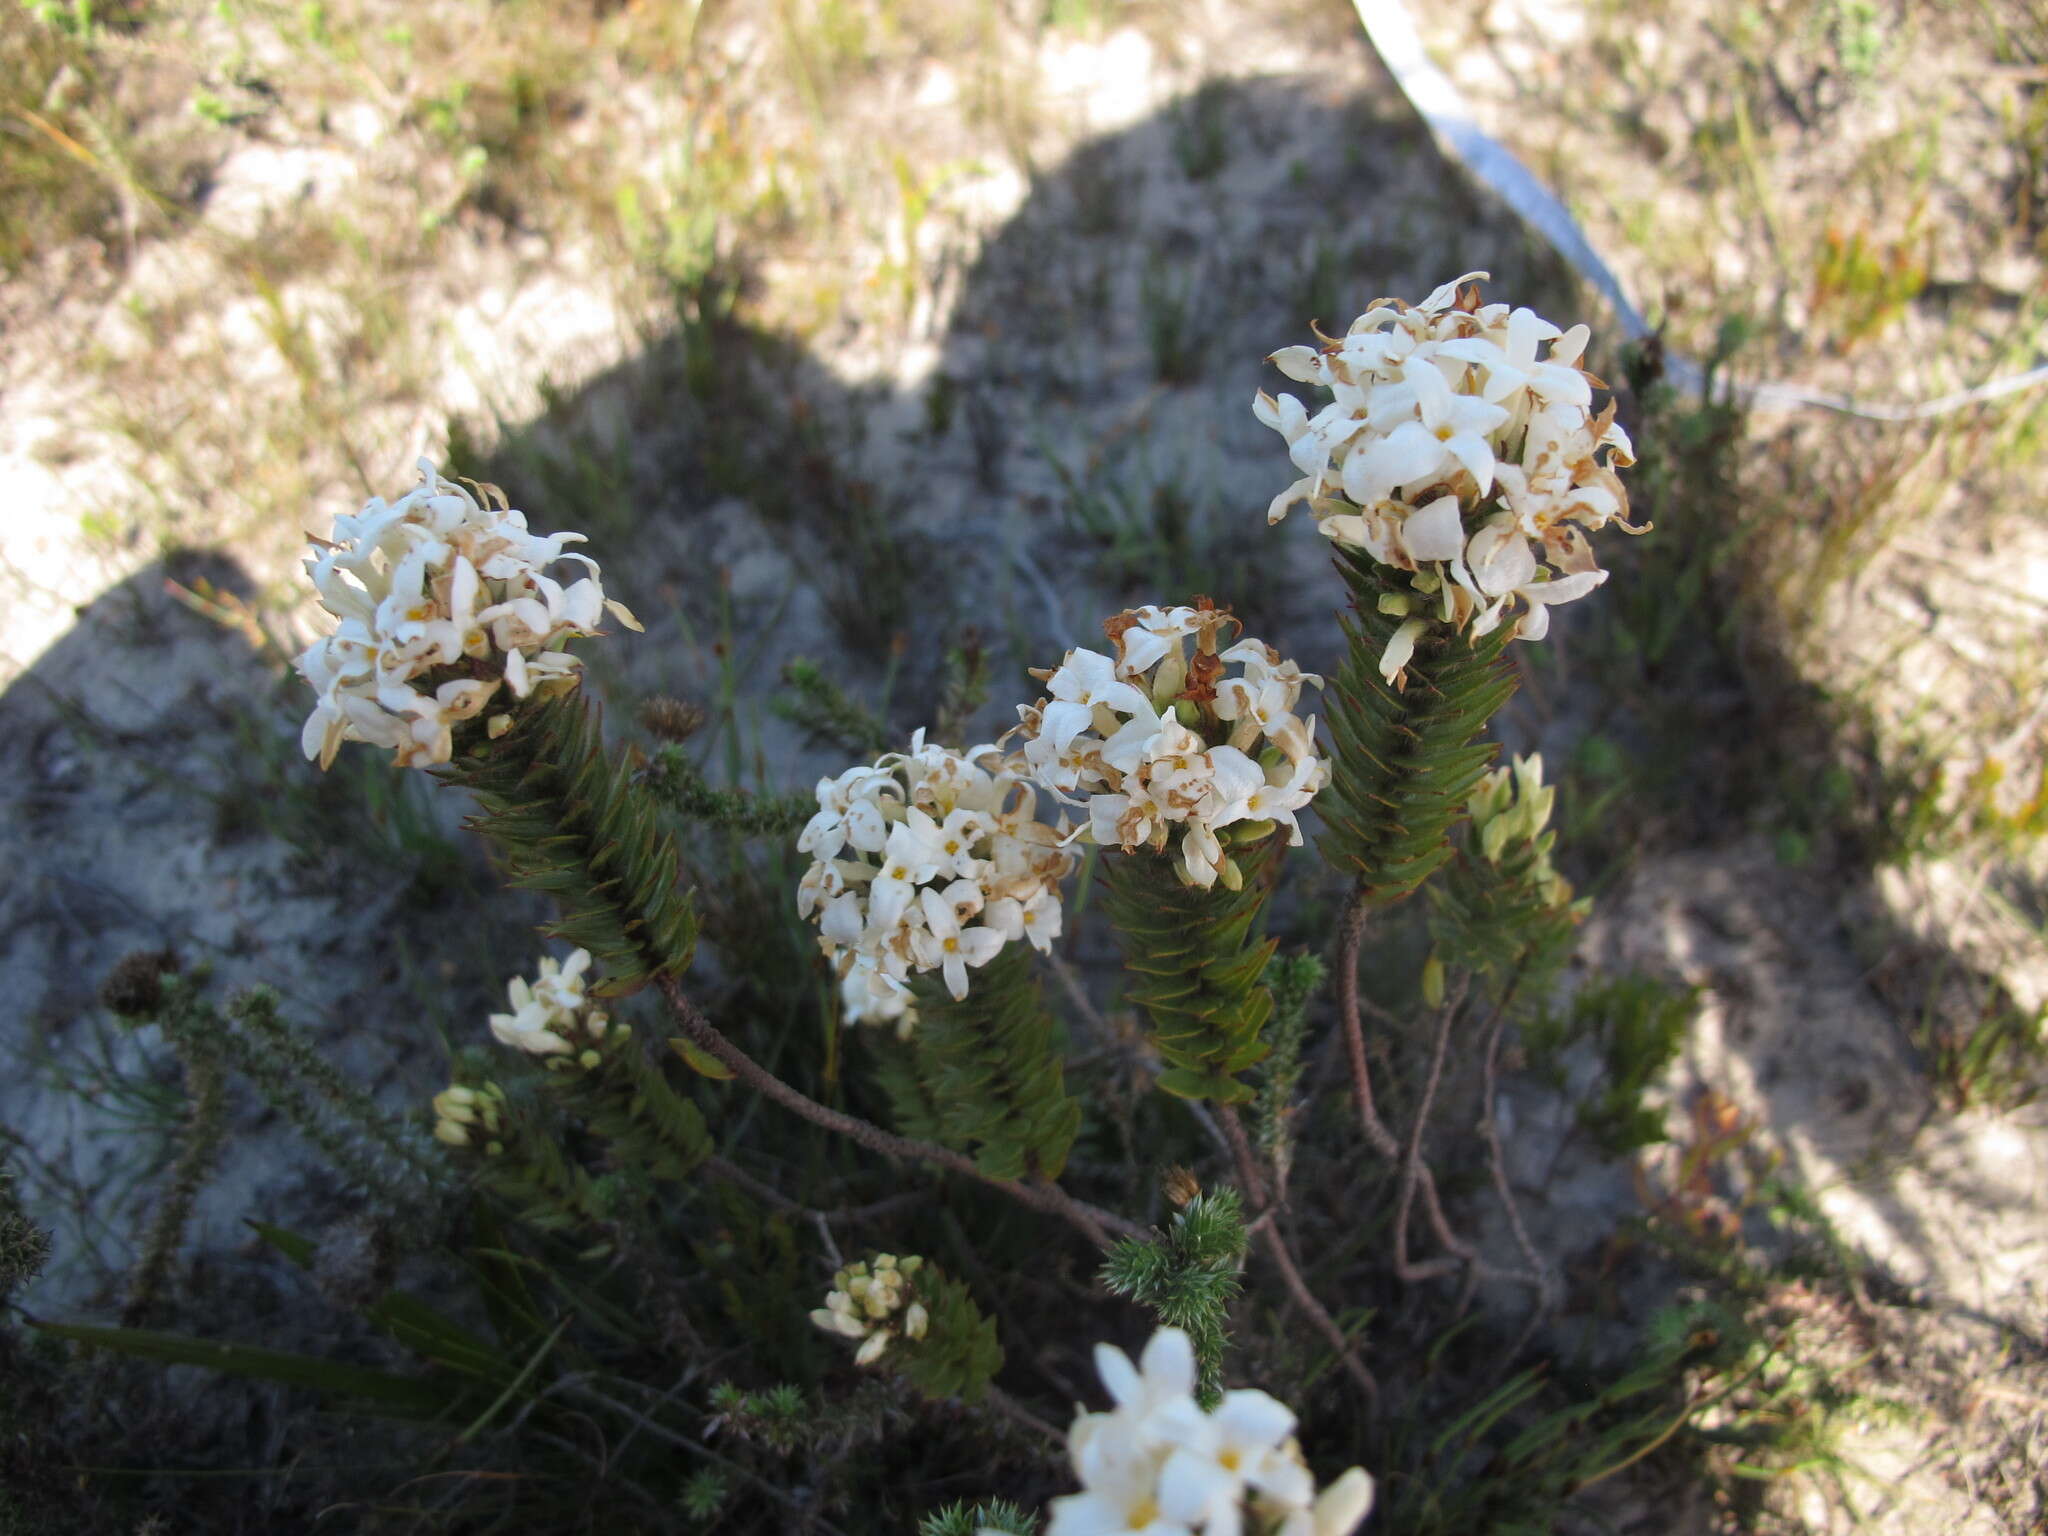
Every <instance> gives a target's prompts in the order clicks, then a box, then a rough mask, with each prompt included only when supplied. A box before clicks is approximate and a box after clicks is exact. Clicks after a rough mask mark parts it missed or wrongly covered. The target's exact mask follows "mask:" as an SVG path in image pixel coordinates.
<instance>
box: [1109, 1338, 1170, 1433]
mask: <svg viewBox="0 0 2048 1536" xmlns="http://www.w3.org/2000/svg"><path fill="white" fill-rule="evenodd" d="M1095 1374H1096V1375H1098V1376H1100V1377H1101V1378H1102V1384H1103V1386H1104V1387H1106V1388H1108V1389H1109V1395H1110V1396H1111V1397H1113V1398H1115V1399H1116V1405H1117V1407H1118V1408H1120V1409H1123V1410H1126V1411H1128V1412H1130V1413H1132V1414H1135V1415H1136V1416H1137V1417H1138V1418H1139V1419H1141V1420H1143V1419H1146V1418H1149V1417H1150V1416H1151V1415H1152V1414H1153V1413H1155V1412H1156V1411H1158V1410H1159V1409H1160V1408H1162V1407H1164V1406H1165V1405H1166V1404H1168V1403H1172V1402H1176V1401H1178V1400H1179V1399H1181V1398H1184V1397H1192V1396H1193V1394H1194V1390H1195V1345H1194V1341H1193V1340H1192V1339H1190V1338H1189V1337H1188V1336H1187V1334H1186V1333H1184V1332H1182V1331H1181V1330H1180V1329H1178V1328H1161V1329H1159V1330H1158V1331H1157V1332H1155V1333H1154V1334H1153V1335H1152V1337H1151V1338H1150V1339H1148V1340H1147V1341H1146V1343H1145V1348H1144V1351H1143V1352H1142V1353H1141V1354H1140V1355H1139V1356H1138V1363H1137V1364H1136V1365H1133V1364H1131V1357H1130V1356H1129V1355H1127V1354H1125V1353H1124V1352H1123V1351H1122V1350H1120V1349H1118V1348H1117V1347H1116V1346H1115V1345H1114V1344H1098V1345H1096V1346H1095Z"/></svg>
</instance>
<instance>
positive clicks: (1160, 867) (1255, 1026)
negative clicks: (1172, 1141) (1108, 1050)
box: [1102, 828, 1286, 1104]
mask: <svg viewBox="0 0 2048 1536" xmlns="http://www.w3.org/2000/svg"><path fill="white" fill-rule="evenodd" d="M1230 830H1236V829H1234V828H1233V829H1230ZM1227 835H1228V834H1227V833H1226V838H1227ZM1285 851H1286V839H1285V838H1283V837H1281V836H1280V834H1279V833H1278V832H1269V833H1267V834H1266V835H1265V836H1263V837H1261V838H1259V839H1258V840H1257V841H1255V842H1252V843H1249V844H1238V845H1236V846H1235V847H1234V848H1233V849H1231V855H1232V857H1233V858H1235V860H1236V861H1237V865H1238V868H1239V870H1240V871H1241V872H1242V875H1243V883H1242V886H1241V887H1240V889H1238V890H1235V891H1233V890H1229V889H1227V888H1226V887H1225V886H1224V884H1223V882H1222V881H1221V880H1218V881H1217V883H1216V885H1215V886H1214V887H1213V888H1212V889H1210V890H1206V891H1204V890H1200V889H1197V888H1195V887H1193V886H1189V885H1184V884H1183V883H1182V882H1181V879H1180V876H1179V875H1178V874H1176V873H1175V867H1176V865H1175V861H1174V860H1173V859H1172V858H1171V857H1169V856H1168V855H1166V854H1161V853H1153V852H1151V851H1149V850H1140V851H1139V852H1137V853H1124V854H1114V855H1112V856H1111V857H1109V858H1106V859H1104V860H1103V864H1102V869H1103V883H1104V895H1103V909H1104V910H1105V911H1106V912H1107V913H1108V914H1109V920H1110V922H1111V923H1112V924H1114V925H1115V928H1116V935H1117V942H1118V944H1119V945H1120V946H1121V948H1122V950H1123V956H1124V967H1125V970H1126V971H1127V972H1128V973H1129V977H1130V990H1129V992H1128V994H1127V995H1128V997H1129V999H1130V1001H1132V1002H1133V1003H1136V1004H1137V1005H1138V1006H1139V1007H1141V1008H1143V1009H1144V1010H1145V1013H1146V1016H1147V1017H1148V1018H1149V1019H1150V1020H1151V1022H1152V1040H1153V1043H1154V1044H1155V1045H1156V1046H1157V1047H1158V1048H1159V1054H1160V1055H1161V1056H1163V1057H1165V1058H1166V1063H1167V1070H1166V1071H1165V1072H1164V1073H1162V1074H1161V1075H1160V1078H1159V1086H1160V1087H1162V1088H1164V1089H1165V1090H1166V1091H1167V1092H1169V1093H1177V1094H1179V1095H1180V1096H1181V1097H1182V1098H1187V1099H1215V1100H1217V1101H1218V1102H1220V1103H1225V1104H1235V1103H1239V1102H1241V1101H1243V1100H1245V1099H1249V1098H1250V1097H1251V1096H1252V1089H1251V1086H1250V1085H1249V1084H1248V1083H1244V1082H1241V1081H1239V1080H1238V1079H1237V1077H1236V1075H1235V1074H1237V1073H1239V1072H1241V1071H1243V1070H1244V1069H1245V1068H1246V1067H1249V1066H1251V1065H1252V1064H1253V1063H1255V1062H1257V1061H1260V1060H1262V1059H1263V1058H1264V1057H1265V1055H1266V1053H1267V1050H1268V1049H1269V1046H1268V1043H1267V1042H1266V1040H1265V1039H1264V1038H1263V1037H1262V1036H1261V1034H1260V1031H1261V1030H1262V1028H1263V1027H1264V1025H1265V1023H1266V1019H1267V1017H1268V1015H1270V1014H1271V1012H1272V1010H1273V998H1272V995H1271V994H1270V993H1269V992H1267V990H1266V988H1265V987H1264V985H1262V983H1261V977H1262V976H1263V974H1264V972H1265V969H1266V962H1267V961H1268V960H1269V959H1270V958H1271V957H1272V954H1273V947H1274V944H1275V943H1276V942H1277V941H1275V940H1272V939H1264V940H1261V939H1260V938H1259V937H1258V930H1259V922H1260V918H1261V916H1262V915H1263V913H1264V910H1265V905H1266V896H1267V894H1268V892H1269V891H1270V890H1271V888H1272V884H1273V881H1274V880H1275V878H1277V876H1278V873H1279V865H1280V859H1281V856H1282V855H1283V854H1284V853H1285Z"/></svg>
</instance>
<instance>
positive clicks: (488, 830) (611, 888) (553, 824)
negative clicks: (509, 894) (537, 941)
mask: <svg viewBox="0 0 2048 1536" xmlns="http://www.w3.org/2000/svg"><path fill="white" fill-rule="evenodd" d="M472 725H473V727H474V728H473V729H472V731H471V732H470V733H469V735H468V739H466V740H464V741H461V742H459V743H458V755H457V757H456V760H455V761H454V762H453V763H452V764H451V765H450V766H449V767H447V768H446V769H443V770H440V772H441V776H442V777H443V779H444V780H445V781H446V782H447V783H450V784H456V785H460V786H462V787H463V788H465V789H467V790H469V791H470V792H471V793H472V794H473V795H475V797H476V802H477V806H478V814H477V815H476V816H474V817H472V818H471V819H470V822H469V825H470V826H471V827H472V828H473V829H474V830H476V831H477V832H479V833H481V834H482V835H483V836H485V837H486V838H488V839H489V840H490V841H491V842H492V843H493V844H494V845H495V846H496V847H497V849H498V851H499V853H500V854H501V855H502V857H503V859H504V862H505V866H506V873H507V874H508V875H509V877H510V878H511V881H512V883H513V884H514V885H519V886H525V887H527V888H529V889H532V890H538V891H544V892H546V893H547V894H548V895H549V896H550V897H552V898H553V899H554V901H555V903H556V905H557V906H558V907H559V909H560V911H561V916H559V917H558V918H557V919H556V920H555V921H554V922H553V923H552V924H551V925H549V927H548V929H547V930H546V931H547V932H549V933H550V934H552V935H554V936H555V937H556V938H559V939H562V940H564V941H566V942H568V943H570V944H573V945H575V946H576V947H577V948H579V949H587V950H589V951H590V953H591V955H592V957H593V958H594V959H595V960H596V961H597V964H598V968H599V969H600V970H602V971H603V972H604V975H605V979H604V982H603V985H602V989H601V990H602V991H603V992H604V993H605V994H606V995H613V996H616V995H618V994H621V993H625V992H630V991H632V990H633V989H634V988H636V987H638V986H640V985H642V984H644V983H645V982H648V981H650V980H653V979H655V978H658V977H663V976H675V975H680V974H681V973H682V972H683V971H685V970H687V969H688V968H689V964H690V957H691V953H692V951H693V949H694V947H695V944H696V938H697V924H696V919H695V916H694V914H693V913H692V912H691V909H690V901H689V897H688V896H687V895H686V894H685V893H683V892H682V891H680V890H678V889H677V880H678V865H677V860H676V851H675V845H674V844H673V842H671V840H670V839H669V837H668V835H667V834H666V833H664V832H663V831H661V829H660V822H659V817H660V808H659V806H658V805H657V804H656V802H655V799H654V797H653V795H651V794H650V793H648V792H647V790H646V789H645V788H643V787H642V786H641V785H640V784H639V783H638V782H637V781H636V780H635V778H634V776H633V771H632V767H631V765H630V764H629V763H627V762H626V761H625V760H624V759H623V758H620V759H618V760H616V761H614V760H613V759H612V758H610V757H609V756H608V755H607V754H606V752H605V747H604V737H603V733H602V731H601V729H600V724H599V718H598V708H597V706H596V705H595V704H594V703H593V702H591V701H590V700H589V699H587V698H586V697H585V696H584V693H583V690H582V689H580V688H576V689H571V690H569V691H567V692H566V693H563V694H559V695H557V696H556V697H554V698H552V699H549V700H547V701H546V702H544V703H538V704H530V705H528V706H527V707H526V708H525V709H523V710H521V711H519V712H518V713H517V714H516V715H514V716H513V720H512V725H511V728H510V729H509V730H507V731H506V732H505V734H504V735H503V736H501V737H499V738H498V739H497V740H495V741H491V740H486V739H485V737H484V731H483V730H482V729H481V722H472Z"/></svg>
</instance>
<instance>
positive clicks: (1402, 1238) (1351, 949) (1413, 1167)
mask: <svg viewBox="0 0 2048 1536" xmlns="http://www.w3.org/2000/svg"><path fill="white" fill-rule="evenodd" d="M1369 912H1370V909H1369V908H1368V906H1367V903H1366V896H1365V891H1364V888H1363V887H1360V888H1359V889H1358V890H1356V891H1354V892H1353V893H1352V897H1351V904H1350V906H1349V907H1347V908H1346V909H1345V912H1344V921H1343V926H1342V927H1341V928H1340V929H1339V931H1338V940H1337V1011H1338V1022H1339V1026H1340V1028H1341V1030H1342V1032H1343V1035H1344V1049H1345V1053H1346V1055H1347V1057H1348V1058H1349V1060H1350V1064H1351V1094H1352V1098H1353V1099H1354V1100H1355V1101H1356V1102H1357V1105H1358V1120H1359V1125H1360V1126H1361V1128H1362V1129H1363V1130H1364V1132H1365V1139H1366V1140H1367V1141H1368V1142H1369V1143H1371V1145H1372V1147H1373V1150H1374V1151H1376V1152H1378V1153H1379V1154H1380V1155H1381V1156H1382V1157H1384V1158H1386V1159H1387V1161H1389V1162H1391V1163H1395V1164H1397V1165H1398V1166H1399V1167H1400V1169H1401V1197H1400V1209H1399V1214H1398V1215H1397V1216H1396V1218H1395V1222H1394V1272H1395V1274H1397V1275H1398V1276H1399V1277H1400V1278H1401V1279H1402V1281H1404V1282H1406V1283H1408V1284H1411V1285H1412V1284H1415V1283H1417V1282H1420V1281H1423V1280H1434V1279H1436V1278H1438V1277H1439V1276H1442V1275H1447V1274H1450V1273H1452V1272H1453V1271H1455V1270H1457V1269H1459V1268H1460V1267H1462V1268H1464V1270H1465V1271H1466V1274H1465V1282H1464V1288H1463V1292H1462V1294H1461V1297H1460V1301H1459V1305H1460V1306H1461V1307H1462V1306H1463V1305H1464V1304H1465V1302H1466V1301H1468V1300H1469V1299H1470V1297H1471V1294H1472V1291H1473V1289H1474V1288H1475V1287H1476V1286H1477V1285H1478V1284H1479V1282H1480V1281H1482V1280H1489V1279H1491V1280H1509V1281H1513V1282H1515V1283H1517V1284H1533V1285H1537V1286H1539V1287H1541V1286H1543V1285H1545V1284H1546V1283H1547V1282H1546V1280H1545V1279H1544V1278H1543V1271H1542V1270H1541V1268H1540V1267H1539V1268H1538V1269H1537V1270H1535V1271H1533V1272H1529V1271H1523V1270H1503V1269H1498V1268H1495V1267H1494V1266H1493V1265H1490V1264H1487V1263H1485V1262H1484V1261H1483V1260H1482V1259H1481V1258H1480V1257H1479V1251H1478V1249H1476V1248H1475V1247H1473V1245H1472V1244H1471V1243H1469V1242H1467V1241H1465V1240H1464V1239H1463V1238H1461V1237H1459V1236H1458V1235H1457V1234H1456V1233H1455V1232H1453V1231H1452V1230H1451V1224H1450V1220H1449V1218H1448V1217H1446V1216H1445V1214H1444V1208H1443V1200H1442V1197H1441V1196H1440V1195H1439V1194H1438V1193H1437V1187H1436V1174H1435V1172H1434V1171H1433V1170H1432V1169H1431V1168H1430V1166H1429V1164H1428V1163H1426V1162H1424V1161H1422V1157H1421V1153H1420V1146H1421V1138H1422V1132H1423V1129H1424V1127H1425V1125H1426V1123H1427V1121H1428V1118H1429V1117H1428V1113H1427V1110H1428V1106H1429V1104H1430V1102H1431V1100H1432V1099H1433V1097H1434V1095H1435V1092H1436V1083H1437V1078H1438V1075H1439V1074H1440V1072H1441V1070H1442V1066H1443V1055H1444V1049H1445V1044H1446V1039H1447V1036H1448V1033H1449V1029H1450V1012H1451V1010H1447V1011H1446V1015H1445V1020H1444V1025H1443V1028H1442V1029H1441V1030H1440V1031H1439V1032H1438V1036H1437V1046H1436V1055H1435V1058H1434V1060H1433V1062H1432V1064H1431V1068H1430V1079H1429V1085H1428V1087H1427V1088H1426V1089H1425V1091H1424V1096H1423V1112H1422V1113H1420V1114H1418V1115H1417V1116H1416V1122H1415V1128H1414V1131H1413V1133H1412V1135H1411V1138H1410V1151H1408V1152H1404V1151H1403V1149H1402V1147H1401V1144H1400V1143H1399V1142H1398V1141H1397V1140H1395V1138H1394V1133H1393V1132H1392V1131H1390V1130H1389V1129H1387V1126H1386V1122H1384V1121H1383V1120H1381V1119H1380V1117H1379V1111H1378V1109H1377V1108H1376V1107H1375V1104H1374V1100H1373V1091H1372V1070H1371V1068H1370V1066H1369V1065H1368V1064H1367V1061H1366V1055H1365V1030H1364V1028H1363V1026H1362V1025H1361V1024H1360V1022H1359V1013H1360V1009H1361V999H1360V997H1359V993H1358V950H1359V945H1360V942H1361V940H1362V939H1363V938H1364V936H1365V924H1366V918H1367V917H1368V916H1369ZM1504 1011H1505V1005H1504V1004H1503V1012H1504ZM1418 1193H1419V1194H1420V1195H1421V1197H1422V1212H1423V1216H1424V1218H1425V1219H1426V1220H1427V1221H1428V1223H1429V1229H1430V1232H1431V1233H1432V1234H1433V1235H1434V1236H1435V1238H1436V1240H1437V1242H1438V1244H1439V1245H1441V1246H1442V1247H1443V1248H1444V1250H1445V1252H1444V1253H1443V1254H1442V1255H1441V1256H1439V1257H1437V1258H1434V1259H1426V1260H1423V1261H1421V1262H1419V1263H1417V1262H1413V1261H1411V1260H1410V1259H1409V1257H1408V1213H1409V1209H1410V1205H1411V1202H1412V1200H1413V1197H1414V1196H1415V1195H1416V1194H1418Z"/></svg>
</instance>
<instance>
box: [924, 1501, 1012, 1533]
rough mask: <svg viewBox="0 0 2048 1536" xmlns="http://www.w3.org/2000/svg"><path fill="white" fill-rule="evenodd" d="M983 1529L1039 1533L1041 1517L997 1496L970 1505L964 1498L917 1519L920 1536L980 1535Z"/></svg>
mask: <svg viewBox="0 0 2048 1536" xmlns="http://www.w3.org/2000/svg"><path fill="white" fill-rule="evenodd" d="M982 1531H1006V1532H1008V1533H1009V1536H1038V1517H1037V1516H1036V1515H1032V1514H1027V1513H1026V1512H1025V1511H1024V1510H1022V1509H1019V1508H1018V1507H1017V1506H1016V1505H1015V1504H1012V1503H1011V1502H1010V1501H1009V1500H1008V1499H994V1500H991V1501H990V1502H989V1503H986V1504H969V1503H967V1502H966V1501H965V1500H964V1499H963V1500H961V1501H960V1502H959V1503H956V1504H948V1505H947V1506H946V1507H945V1508H944V1509H941V1510H938V1511H936V1512H935V1513H933V1514H929V1515H926V1516H925V1517H924V1518H923V1519H922V1520H920V1521H918V1522H917V1536H980V1533H981V1532H982Z"/></svg>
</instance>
